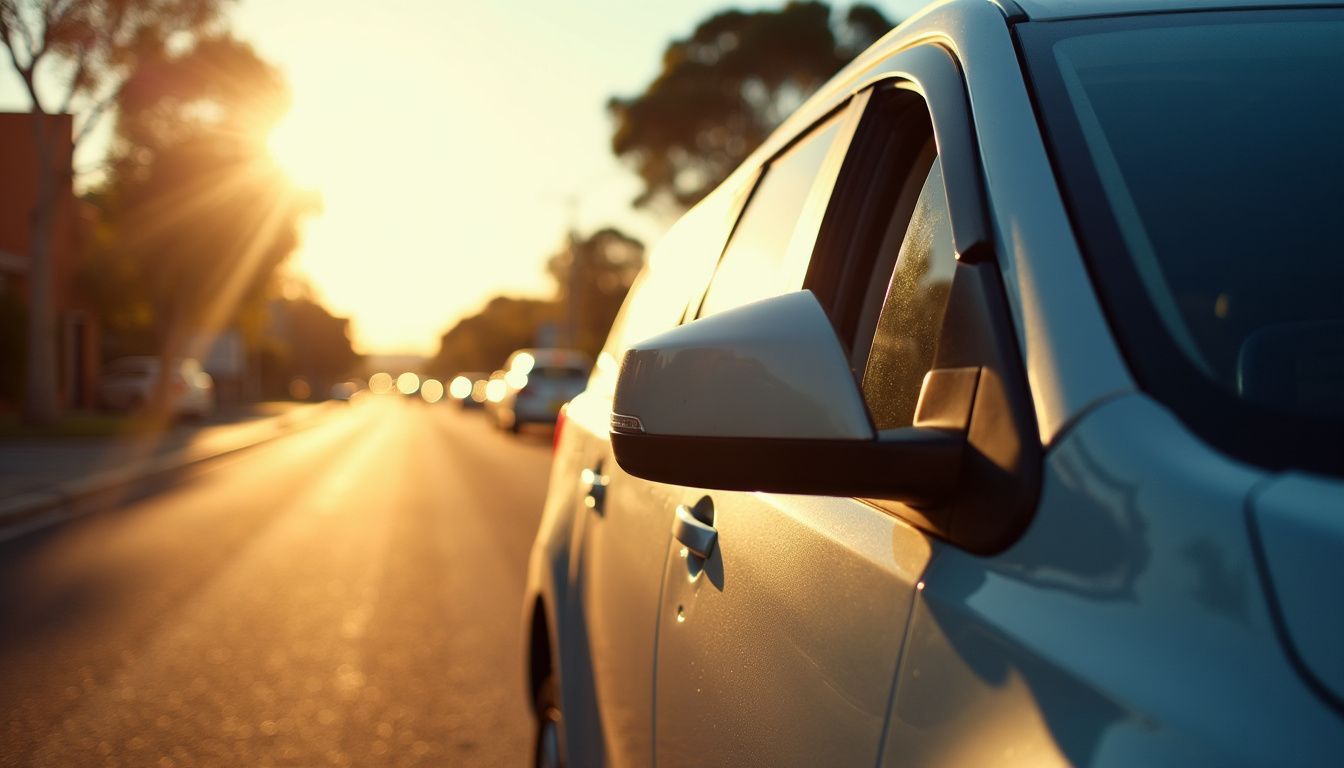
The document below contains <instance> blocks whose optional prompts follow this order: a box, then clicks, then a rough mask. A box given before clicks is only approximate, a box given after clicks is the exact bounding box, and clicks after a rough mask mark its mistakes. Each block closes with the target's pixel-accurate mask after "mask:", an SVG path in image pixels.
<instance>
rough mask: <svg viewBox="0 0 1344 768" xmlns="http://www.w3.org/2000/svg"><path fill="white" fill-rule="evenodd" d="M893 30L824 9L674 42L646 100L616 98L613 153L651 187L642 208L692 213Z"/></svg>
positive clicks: (742, 21) (744, 18)
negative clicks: (835, 17)
mask: <svg viewBox="0 0 1344 768" xmlns="http://www.w3.org/2000/svg"><path fill="white" fill-rule="evenodd" d="M892 26H893V24H892V23H891V22H890V21H888V20H887V19H886V17H884V16H883V15H882V13H881V12H880V11H878V10H876V9H874V8H872V7H871V6H868V5H855V6H853V7H851V8H850V9H849V11H848V12H847V13H846V14H845V15H844V17H843V19H842V20H841V21H840V23H839V24H833V23H832V12H831V8H830V6H828V5H827V4H825V3H822V2H790V3H789V4H787V5H785V6H784V7H783V8H781V9H779V10H762V11H738V10H729V11H723V12H721V13H718V14H715V15H714V16H711V17H710V18H708V19H706V20H705V21H703V22H701V24H700V25H699V26H697V27H696V28H695V31H694V32H693V33H692V34H691V36H690V37H689V38H687V39H684V40H675V41H673V42H672V43H671V44H670V45H669V46H668V47H667V50H666V51H665V52H664V54H663V68H662V72H661V73H660V74H659V75H658V77H657V78H656V79H655V80H654V81H653V82H652V83H651V84H649V86H648V88H646V89H645V91H644V92H643V93H641V94H639V95H637V96H634V97H631V98H619V97H618V98H613V99H611V101H610V102H608V109H609V111H610V112H611V115H612V117H613V118H614V119H615V133H614V135H613V136H612V141H611V146H612V150H613V151H614V152H615V153H616V155H617V156H619V157H622V158H625V159H626V160H628V161H629V162H630V163H631V164H632V165H633V166H634V168H635V170H636V171H637V172H638V173H639V175H640V177H641V178H642V179H643V181H644V191H643V192H642V193H641V194H640V196H639V197H638V198H637V199H636V200H635V203H636V204H637V205H648V204H650V203H654V202H664V203H670V204H671V205H672V206H673V207H674V208H688V207H690V206H691V205H694V204H695V203H696V202H697V201H699V200H700V198H702V197H704V196H705V195H706V194H708V193H709V191H710V190H712V189H714V187H716V186H718V185H719V183H720V182H722V181H723V179H724V178H726V177H727V175H728V174H729V173H731V172H732V170H733V169H734V168H736V167H737V166H738V165H740V164H741V163H742V161H743V160H745V159H746V157H747V155H748V154H750V153H751V151H752V150H754V149H755V148H756V147H757V146H759V145H760V144H761V142H763V141H764V140H765V138H766V137H767V136H769V135H770V132H771V131H772V130H774V129H775V127H776V126H778V125H779V123H780V122H781V121H782V120H783V119H784V118H785V117H787V116H788V115H789V114H790V113H791V112H793V111H794V109H796V108H797V107H798V106H799V105H801V104H802V102H803V100H804V99H806V98H807V96H808V95H810V94H811V93H812V92H813V91H815V90H816V89H817V88H818V87H820V86H821V85H822V83H824V82H825V81H826V80H827V79H828V78H830V77H831V76H832V75H834V74H835V73H836V72H838V71H839V70H840V68H841V67H843V66H844V65H845V64H846V63H848V62H849V61H850V60H851V59H852V58H853V57H854V56H856V55H857V54H859V53H860V52H862V51H863V50H864V49H865V48H867V47H868V46H869V45H871V44H872V43H873V42H875V41H876V40H877V39H878V38H879V37H880V36H882V35H883V34H885V33H886V32H887V31H888V30H889V29H891V27H892Z"/></svg>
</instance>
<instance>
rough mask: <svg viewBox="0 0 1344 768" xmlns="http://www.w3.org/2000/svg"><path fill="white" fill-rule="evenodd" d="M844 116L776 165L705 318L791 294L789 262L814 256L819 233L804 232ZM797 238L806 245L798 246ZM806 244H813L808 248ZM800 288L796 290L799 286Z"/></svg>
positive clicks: (722, 270) (741, 226)
mask: <svg viewBox="0 0 1344 768" xmlns="http://www.w3.org/2000/svg"><path fill="white" fill-rule="evenodd" d="M843 114H844V113H843V112H839V113H836V114H835V115H833V116H832V117H831V118H830V119H828V120H826V121H825V122H823V123H821V124H820V125H818V126H817V127H815V128H813V129H812V130H811V131H810V132H809V133H807V134H805V135H804V136H803V138H802V139H800V140H799V141H798V142H797V143H795V144H794V145H793V146H791V147H789V148H788V149H787V150H785V151H784V152H783V153H782V154H780V155H779V156H777V157H776V158H775V159H773V160H771V161H770V163H769V165H767V166H766V168H765V172H764V174H763V176H762V178H761V180H760V181H759V182H757V185H756V190H755V191H754V192H753V193H752V196H751V199H750V200H748V201H747V209H746V211H745V212H744V213H743V214H742V217H741V219H740V220H739V221H738V224H737V229H736V230H734V232H733V236H732V239H731V240H729V242H728V248H727V249H726V250H725V251H724V253H723V258H722V259H721V260H720V262H719V266H718V269H717V271H715V273H714V280H713V281H712V282H711V283H710V287H709V291H708V292H707V293H706V294H705V299H704V303H703V304H702V305H701V308H700V316H701V317H704V316H707V315H713V314H716V313H719V312H722V311H724V310H726V309H732V308H733V307H739V306H742V305H743V304H748V303H750V302H752V301H756V300H758V299H764V298H767V297H770V296H774V295H776V294H778V293H781V292H783V291H786V290H789V288H790V286H787V285H784V281H785V280H786V279H787V275H788V274H790V272H791V270H788V269H786V267H787V266H788V265H787V264H786V259H788V258H789V257H791V256H794V257H797V258H800V259H803V260H805V259H807V258H809V257H810V256H811V251H812V242H811V240H814V239H815V237H816V232H815V231H809V229H808V228H800V227H798V223H799V216H800V214H801V213H802V211H803V207H804V205H806V203H807V200H808V196H809V195H810V194H811V192H812V188H813V186H814V182H815V181H816V180H817V176H818V174H819V172H820V171H821V169H822V165H823V164H824V163H825V161H826V157H827V155H828V153H829V151H830V149H831V145H832V144H833V143H834V141H835V137H836V134H837V133H838V131H839V129H840V125H841V123H842V115H843ZM795 235H797V236H798V237H799V238H800V242H794V240H795ZM801 240H807V242H802V241H801ZM793 287H796V286H793Z"/></svg>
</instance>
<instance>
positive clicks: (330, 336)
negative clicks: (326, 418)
mask: <svg viewBox="0 0 1344 768" xmlns="http://www.w3.org/2000/svg"><path fill="white" fill-rule="evenodd" d="M271 308H272V312H271V317H272V321H273V323H274V325H275V327H273V328H272V330H273V331H274V332H275V333H276V338H275V339H274V341H275V342H276V346H277V348H276V349H274V350H273V352H274V354H275V357H276V358H277V359H276V361H275V365H273V366H272V367H271V368H270V369H269V370H268V371H267V373H268V374H269V376H270V378H271V379H272V381H269V382H267V384H266V388H267V389H268V390H269V391H271V392H284V391H286V390H287V388H288V383H289V381H290V380H292V379H295V378H301V379H303V380H304V381H306V382H307V383H308V384H309V385H310V386H311V387H312V388H313V391H314V392H322V391H325V390H326V389H327V388H328V387H330V386H331V385H332V384H335V383H336V382H337V381H339V380H341V379H342V378H344V377H346V376H348V375H349V374H350V372H351V370H352V369H353V368H354V367H355V364H356V363H358V362H359V359H360V356H359V355H358V354H356V353H355V351H354V349H353V348H352V347H351V345H350V333H349V331H350V321H349V320H348V319H346V318H344V317H336V316H334V315H332V314H331V312H329V311H327V309H326V307H323V306H322V305H321V304H319V303H317V302H316V301H314V300H312V299H311V298H306V297H304V298H297V299H280V300H277V301H274V302H272V304H271Z"/></svg>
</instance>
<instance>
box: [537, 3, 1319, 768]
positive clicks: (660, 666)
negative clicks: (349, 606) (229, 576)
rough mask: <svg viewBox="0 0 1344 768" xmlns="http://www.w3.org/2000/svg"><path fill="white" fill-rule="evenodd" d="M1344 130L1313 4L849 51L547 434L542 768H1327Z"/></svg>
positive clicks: (1101, 9) (710, 213) (630, 313)
mask: <svg viewBox="0 0 1344 768" xmlns="http://www.w3.org/2000/svg"><path fill="white" fill-rule="evenodd" d="M1179 3H1183V4H1184V5H1185V6H1186V7H1184V8H1181V7H1177V6H1178V4H1179ZM1341 126H1344V9H1341V8H1338V7H1332V5H1331V4H1327V3H1311V2H1299V1H1297V0H1294V2H1292V3H1290V4H1284V5H1282V6H1281V7H1273V5H1272V4H1271V3H1269V2H1266V0H1246V1H1244V2H1239V1H1238V0H1128V1H1124V2H1122V1H1121V0H1096V2H1089V3H1083V2H1076V1H1073V0H1019V1H1018V2H1013V0H996V1H993V2H991V1H989V0H953V1H952V2H946V3H941V4H938V5H935V6H933V7H931V8H929V9H927V10H926V11H924V12H922V13H921V14H919V15H918V16H917V17H915V18H913V19H911V20H909V21H908V22H906V23H905V24H903V25H902V26H901V27H899V28H898V29H897V30H896V31H894V32H892V33H891V34H890V35H888V36H887V37H886V38H884V39H883V40H882V41H880V42H879V43H878V44H877V45H876V46H874V47H873V48H872V49H871V50H869V51H868V52H866V53H865V54H863V55H862V56H861V57H860V58H859V59H858V60H856V61H855V62H853V64H851V65H850V66H849V67H848V68H847V69H845V70H844V71H843V72H841V73H840V74H839V75H838V76H837V77H836V78H835V79H834V80H832V81H831V82H830V83H829V84H828V85H827V86H825V87H824V88H823V89H822V90H821V91H820V92H819V93H818V94H817V95H816V96H815V97H813V98H812V99H810V100H809V101H808V102H807V103H806V104H805V105H804V106H803V107H802V108H801V109H800V110H799V111H798V113H796V114H795V115H794V116H792V117H791V118H790V119H789V120H788V121H787V122H786V123H785V124H784V125H783V126H782V127H781V128H780V129H779V131H778V132H776V133H775V134H774V135H773V136H772V137H771V138H770V139H769V140H768V141H767V142H766V144H765V145H764V146H762V147H761V148H760V149H759V151H757V152H756V153H755V154H754V155H753V156H752V157H751V158H750V159H749V160H748V161H747V162H746V163H745V164H744V165H743V166H742V167H741V168H740V169H738V170H737V172H735V173H734V174H733V175H732V176H731V177H730V178H729V179H728V180H727V181H726V182H725V183H724V184H723V186H722V187H720V188H719V189H718V190H717V191H716V192H714V193H713V194H712V195H710V196H709V197H708V198H707V199H706V200H704V201H703V202H702V203H701V204H699V205H698V206H697V207H696V208H694V209H693V210H692V211H690V212H689V213H688V214H687V215H686V216H685V217H684V218H683V219H682V220H681V221H680V222H679V223H678V224H677V225H676V226H675V227H674V228H673V229H672V231H671V232H670V233H669V235H668V236H667V237H666V239H665V240H664V241H663V242H662V243H661V244H660V245H659V247H658V249H657V251H656V252H655V253H654V255H653V257H652V260H651V263H650V266H649V267H648V269H647V271H646V272H645V274H643V275H642V276H641V278H640V280H639V282H638V283H637V285H636V287H635V289H634V290H633V292H632V295H631V297H630V299H629V300H628V301H627V303H626V306H625V307H624V309H623V310H622V313H621V316H620V318H619V319H618V321H617V323H616V325H615V327H614V328H613V330H612V334H611V337H610V339H609V341H608V343H607V346H606V349H605V350H604V351H603V353H602V355H601V357H600V359H599V360H598V361H597V364H596V367H595V370H594V373H593V375H592V377H591V379H590V381H589V383H588V387H587V389H586V391H585V392H584V393H583V394H581V395H580V396H578V397H577V398H576V399H575V400H574V401H573V402H572V403H571V404H570V406H569V407H568V409H567V411H566V414H565V420H564V424H563V426H562V427H561V434H560V435H559V436H558V441H557V450H556V454H555V463H554V467H553V470H552V475H551V486H550V494H549V497H548V500H547V504H546V509H545V513H544V516H543V518H542V522H541V526H540V529H539V531H538V534H537V539H536V543H535V546H534V549H533V552H532V558H531V569H530V576H529V593H528V599H527V603H526V605H525V612H526V613H525V619H526V623H525V627H526V631H527V633H528V635H527V640H528V642H527V644H526V647H527V649H528V653H527V659H526V664H525V669H526V673H527V682H528V692H527V693H528V696H529V697H530V699H531V701H532V702H533V704H534V711H535V713H536V728H537V752H536V754H537V763H538V764H539V765H555V764H561V763H565V762H568V763H569V764H573V765H618V766H627V765H635V766H640V765H651V764H656V765H658V766H660V768H663V767H666V766H682V765H685V766H697V765H732V766H746V765H762V766H791V765H797V766H820V765H837V766H838V765H846V766H847V765H861V766H872V765H884V766H886V765H889V766H895V765H947V766H978V765H991V764H992V765H1009V766H1014V765H1020V766H1040V765H1064V764H1073V765H1096V766H1138V765H1143V766H1153V765H1276V764H1293V765H1339V764H1340V762H1341V759H1342V758H1341V756H1344V717H1342V716H1341V713H1342V712H1344V566H1341V564H1342V563H1344V481H1342V480H1341V476H1344V440H1341V436H1342V435H1344V300H1341V297H1344V257H1341V254H1340V231H1339V222H1340V220H1341V212H1344V142H1341V141H1340V136H1341V130H1344V129H1342V128H1341Z"/></svg>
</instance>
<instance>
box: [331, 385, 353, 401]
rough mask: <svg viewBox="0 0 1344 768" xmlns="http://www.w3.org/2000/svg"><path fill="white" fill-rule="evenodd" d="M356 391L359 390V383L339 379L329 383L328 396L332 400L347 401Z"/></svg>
mask: <svg viewBox="0 0 1344 768" xmlns="http://www.w3.org/2000/svg"><path fill="white" fill-rule="evenodd" d="M357 392H359V384H357V383H356V382H353V381H341V382H337V383H335V384H332V385H331V392H330V393H329V395H328V397H329V398H330V399H332V400H339V401H342V402H347V403H348V402H350V400H351V399H353V398H354V396H355V394H356V393H357Z"/></svg>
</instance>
